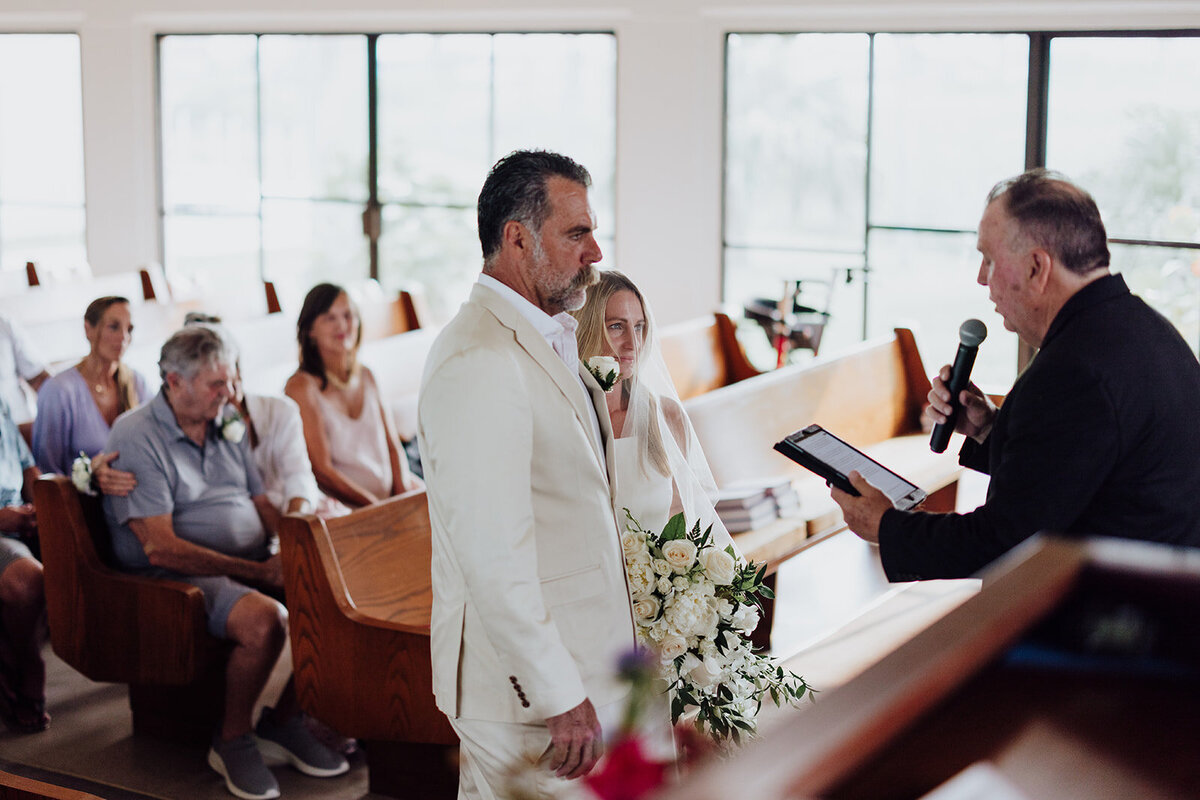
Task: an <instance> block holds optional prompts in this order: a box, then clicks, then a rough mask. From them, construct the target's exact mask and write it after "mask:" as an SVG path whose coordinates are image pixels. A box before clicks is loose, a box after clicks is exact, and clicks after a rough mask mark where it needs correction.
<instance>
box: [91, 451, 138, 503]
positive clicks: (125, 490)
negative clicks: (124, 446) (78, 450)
mask: <svg viewBox="0 0 1200 800" xmlns="http://www.w3.org/2000/svg"><path fill="white" fill-rule="evenodd" d="M119 455H121V454H120V453H118V452H117V451H115V450H114V451H113V452H111V453H98V454H97V455H96V456H95V457H94V458H93V459H92V475H93V476H95V478H96V484H97V485H98V486H99V487H100V491H101V493H103V494H109V495H113V496H115V497H125V496H126V495H128V494H129V493H130V492H132V491H133V489H134V487H135V486H137V478H136V477H134V474H133V473H132V472H125V471H123V470H119V469H117V468H116V467H113V466H112V462H113V461H114V460H115V459H116V457H117V456H119Z"/></svg>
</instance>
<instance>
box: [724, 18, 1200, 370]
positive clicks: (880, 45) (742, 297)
mask: <svg viewBox="0 0 1200 800" xmlns="http://www.w3.org/2000/svg"><path fill="white" fill-rule="evenodd" d="M1041 48H1048V51H1049V54H1050V55H1049V57H1048V58H1046V59H1042V60H1040V63H1039V59H1032V60H1031V58H1030V54H1031V52H1034V53H1037V52H1041ZM726 61H727V85H726V108H727V118H726V154H725V168H726V186H725V228H724V230H725V253H724V258H725V297H726V299H727V300H730V301H732V302H735V303H741V302H744V301H746V300H747V299H748V298H753V297H762V298H764V299H766V298H778V297H779V296H780V295H781V293H782V291H783V290H784V287H785V282H787V281H795V280H797V279H802V280H803V281H804V283H803V284H802V285H803V286H804V287H805V289H806V292H805V294H807V295H809V297H810V299H812V298H815V302H809V303H808V304H809V305H812V306H814V307H817V308H823V307H825V304H826V303H828V307H829V310H830V312H831V317H830V322H829V325H828V327H827V329H826V332H825V337H824V339H823V341H822V344H821V348H822V352H823V353H824V352H828V351H830V350H836V349H837V348H839V347H845V346H848V345H849V344H851V343H853V342H856V341H858V340H859V339H861V338H864V337H868V336H876V335H880V334H884V333H886V332H888V331H889V330H890V329H891V328H892V327H893V326H897V325H904V326H909V327H913V328H914V330H915V332H916V334H917V338H918V341H919V342H920V344H921V350H922V353H923V354H924V356H925V358H926V361H927V366H928V367H930V368H931V369H932V368H933V367H935V366H936V365H938V364H941V363H945V362H948V361H950V360H951V358H952V357H953V355H954V350H955V348H956V342H957V338H956V335H955V334H956V330H957V328H958V326H959V324H960V323H961V322H962V320H963V319H965V318H967V317H972V316H974V317H978V318H980V319H982V320H983V321H984V322H985V323H986V324H987V326H988V329H989V331H990V332H991V336H990V337H989V340H988V342H987V343H986V344H985V345H984V346H983V347H981V348H980V352H979V361H978V362H977V364H976V368H975V376H976V378H977V379H978V380H980V381H981V382H983V383H985V384H986V385H991V386H997V387H1000V386H1007V385H1009V384H1010V383H1011V381H1012V378H1013V376H1014V375H1015V371H1016V367H1017V355H1016V354H1017V342H1016V337H1015V336H1014V335H1011V334H1008V333H1006V332H1005V331H1004V329H1003V327H1002V324H1001V320H1000V318H999V317H998V316H997V315H996V314H995V312H994V310H993V309H992V306H991V304H990V303H989V302H988V300H987V292H986V290H985V289H983V288H982V287H980V286H977V285H976V284H975V278H976V275H977V272H978V266H979V258H978V254H977V253H976V252H975V228H976V226H977V224H978V220H979V216H980V214H981V212H982V210H983V202H984V198H985V196H986V193H987V191H988V189H989V188H991V186H992V185H993V184H994V183H995V182H996V181H997V180H999V179H1001V178H1004V177H1008V176H1010V175H1014V174H1017V173H1019V172H1020V171H1021V170H1022V169H1024V167H1025V164H1026V163H1027V160H1028V159H1029V157H1030V154H1031V153H1035V154H1036V153H1038V152H1039V151H1040V149H1041V144H1042V136H1046V139H1047V145H1046V148H1045V153H1046V157H1045V160H1044V163H1045V164H1046V165H1048V166H1050V167H1051V168H1054V169H1058V170H1060V171H1062V172H1065V173H1066V174H1068V175H1070V176H1071V177H1072V178H1074V179H1075V180H1077V181H1079V183H1080V184H1081V185H1083V186H1084V187H1085V188H1088V189H1089V190H1091V191H1092V192H1093V193H1094V195H1095V196H1096V199H1097V202H1099V204H1100V206H1101V211H1102V213H1103V214H1104V215H1105V219H1106V221H1107V222H1108V225H1109V235H1110V236H1111V237H1113V251H1114V257H1113V266H1114V268H1116V269H1120V270H1122V271H1124V272H1125V273H1126V276H1127V280H1128V281H1129V283H1130V285H1131V286H1132V287H1134V290H1135V291H1138V292H1140V293H1141V294H1142V295H1143V296H1144V297H1145V298H1146V299H1147V300H1148V301H1149V302H1151V303H1154V304H1155V305H1156V306H1157V307H1158V308H1159V309H1160V310H1161V311H1163V313H1165V314H1167V315H1168V316H1170V317H1171V318H1172V319H1173V320H1174V321H1175V323H1176V324H1177V325H1178V326H1179V327H1180V329H1181V330H1182V331H1183V332H1184V335H1185V336H1186V337H1187V338H1188V340H1189V341H1191V342H1193V343H1194V344H1196V345H1197V346H1200V286H1198V285H1197V281H1198V280H1200V278H1197V275H1198V274H1200V261H1198V256H1200V189H1198V188H1197V187H1198V186H1200V181H1198V178H1200V174H1198V173H1200V157H1198V156H1197V155H1196V154H1197V153H1198V152H1200V150H1198V149H1197V142H1200V99H1197V97H1195V96H1193V95H1195V93H1189V92H1187V91H1184V90H1182V87H1184V86H1190V85H1192V84H1194V83H1196V82H1197V81H1198V80H1200V39H1197V38H1192V37H1184V36H1180V37H1166V38H1157V37H1156V38H1136V37H1115V38H1113V37H1106V38H1094V37H1093V38H1089V37H1075V36H1072V37H1066V36H1063V37H1056V36H1050V35H1047V34H1030V35H1026V34H890V33H878V34H866V33H863V34H841V33H839V34H815V33H811V34H731V35H729V37H728V39H727V46H726ZM1031 63H1034V64H1035V68H1036V69H1039V70H1048V73H1042V75H1043V76H1045V75H1048V83H1049V86H1050V91H1049V96H1048V98H1045V97H1040V96H1034V97H1030V86H1034V87H1036V86H1038V85H1039V83H1041V81H1039V80H1037V79H1036V78H1037V75H1036V74H1035V80H1032V81H1031V80H1030V77H1029V69H1030V64H1031ZM1147 87H1153V88H1147ZM1034 91H1037V90H1036V88H1035V90H1034ZM1042 102H1045V104H1046V106H1047V114H1046V117H1047V119H1048V120H1049V123H1048V126H1047V129H1046V130H1045V131H1036V130H1035V132H1034V134H1033V135H1032V136H1030V135H1029V134H1027V126H1026V114H1027V111H1026V109H1027V108H1028V107H1030V106H1031V105H1033V106H1036V105H1038V104H1039V103H1042ZM1027 137H1028V139H1027ZM791 285H793V286H794V283H793V284H791ZM802 296H803V295H802ZM761 339H762V342H760V343H759V345H760V347H765V342H766V337H765V336H762V337H761ZM750 344H751V345H753V344H754V342H753V341H751V342H750Z"/></svg>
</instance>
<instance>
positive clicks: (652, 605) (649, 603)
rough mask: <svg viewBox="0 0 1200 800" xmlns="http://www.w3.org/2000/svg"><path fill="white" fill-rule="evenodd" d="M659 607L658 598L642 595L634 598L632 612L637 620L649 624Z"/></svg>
mask: <svg viewBox="0 0 1200 800" xmlns="http://www.w3.org/2000/svg"><path fill="white" fill-rule="evenodd" d="M659 608H661V606H660V605H659V602H658V598H655V597H642V598H640V599H638V600H635V601H634V603H633V614H634V616H635V617H637V619H638V621H640V622H643V623H645V624H647V625H649V624H650V623H651V622H653V621H654V618H655V617H657V616H658V610H659Z"/></svg>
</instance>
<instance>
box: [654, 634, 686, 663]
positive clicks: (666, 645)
mask: <svg viewBox="0 0 1200 800" xmlns="http://www.w3.org/2000/svg"><path fill="white" fill-rule="evenodd" d="M658 651H659V654H660V655H661V658H662V663H664V664H669V663H671V662H672V661H674V660H675V659H677V658H679V656H681V655H683V654H684V653H686V652H687V639H685V638H683V637H682V636H668V637H666V638H665V639H663V640H662V641H661V642H660V643H659V645H658Z"/></svg>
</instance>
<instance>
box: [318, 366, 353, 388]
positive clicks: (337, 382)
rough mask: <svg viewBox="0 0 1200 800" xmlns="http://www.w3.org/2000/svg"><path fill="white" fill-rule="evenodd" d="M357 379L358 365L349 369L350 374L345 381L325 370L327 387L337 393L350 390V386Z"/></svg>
mask: <svg viewBox="0 0 1200 800" xmlns="http://www.w3.org/2000/svg"><path fill="white" fill-rule="evenodd" d="M357 377H358V364H355V365H354V366H353V367H351V368H350V374H349V375H347V376H346V380H342V379H341V378H339V377H338V376H337V375H334V374H333V373H332V372H330V371H329V370H325V380H327V381H328V382H329V385H330V386H332V387H333V388H335V389H338V390H339V391H343V392H344V391H346V390H347V389H349V388H350V384H352V383H354V379H355V378H357Z"/></svg>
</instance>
